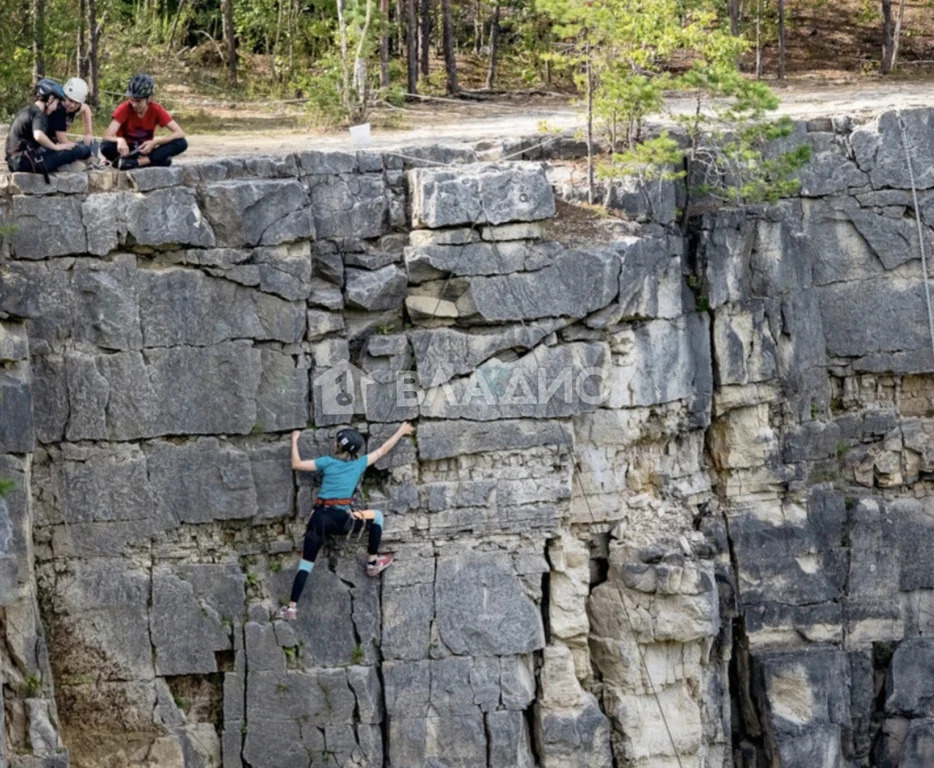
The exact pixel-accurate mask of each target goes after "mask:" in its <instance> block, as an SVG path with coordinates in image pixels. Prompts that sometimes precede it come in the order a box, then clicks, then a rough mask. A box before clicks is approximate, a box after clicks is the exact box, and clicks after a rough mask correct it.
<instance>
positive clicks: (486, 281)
mask: <svg viewBox="0 0 934 768" xmlns="http://www.w3.org/2000/svg"><path fill="white" fill-rule="evenodd" d="M619 270H620V261H619V256H618V255H617V254H616V253H614V252H612V251H599V250H597V251H570V252H566V253H563V254H561V255H560V256H558V257H557V258H556V259H555V261H554V263H553V264H552V265H550V266H548V267H545V268H544V269H540V270H538V271H537V272H530V273H524V274H513V275H502V276H495V277H475V278H474V279H473V280H471V281H470V286H469V288H468V290H467V292H466V293H465V294H464V295H463V296H461V298H460V299H458V301H457V309H458V311H459V312H460V315H461V317H475V318H476V320H479V321H481V322H487V323H493V322H503V321H510V320H534V319H536V318H541V317H575V318H580V317H585V316H586V315H589V314H590V313H591V312H595V311H596V310H598V309H601V308H602V307H605V306H606V305H607V304H609V303H610V302H611V301H613V299H614V298H616V295H617V293H618V290H619Z"/></svg>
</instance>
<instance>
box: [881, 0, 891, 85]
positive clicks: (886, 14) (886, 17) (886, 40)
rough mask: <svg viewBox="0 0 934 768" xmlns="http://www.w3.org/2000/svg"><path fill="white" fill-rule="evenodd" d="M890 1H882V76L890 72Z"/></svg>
mask: <svg viewBox="0 0 934 768" xmlns="http://www.w3.org/2000/svg"><path fill="white" fill-rule="evenodd" d="M892 32H893V30H892V0H882V74H883V75H887V74H889V73H890V72H891V71H892V59H893V54H894V50H893V41H892Z"/></svg>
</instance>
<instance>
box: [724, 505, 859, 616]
mask: <svg viewBox="0 0 934 768" xmlns="http://www.w3.org/2000/svg"><path fill="white" fill-rule="evenodd" d="M845 520H846V510H845V509H844V508H843V500H842V499H841V498H840V497H839V496H838V495H836V494H832V495H828V494H823V493H820V492H814V493H813V494H812V496H811V498H810V500H809V504H808V517H807V521H806V523H804V524H799V525H792V524H784V525H776V524H775V523H773V522H765V521H761V520H757V519H755V518H754V517H753V516H752V515H745V516H742V517H737V518H736V520H734V521H731V523H730V534H731V537H732V538H733V541H734V545H735V547H736V552H737V559H738V562H739V563H740V569H741V571H740V579H741V583H740V591H741V594H742V600H743V601H744V602H745V603H763V602H780V603H785V604H790V605H803V604H816V603H820V602H823V601H832V600H838V599H839V598H840V597H841V596H842V593H843V587H844V584H845V583H846V579H847V560H846V554H847V553H846V552H845V551H844V549H843V547H842V546H840V544H839V542H840V541H841V537H842V535H843V530H844V525H845Z"/></svg>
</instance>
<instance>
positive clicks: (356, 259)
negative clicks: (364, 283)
mask: <svg viewBox="0 0 934 768" xmlns="http://www.w3.org/2000/svg"><path fill="white" fill-rule="evenodd" d="M386 237H389V235H387V236H386ZM400 259H401V253H393V252H391V251H388V250H387V251H381V250H380V251H367V252H365V253H348V254H346V255H345V256H344V263H345V264H346V265H347V266H348V267H360V268H361V269H381V268H383V267H385V266H386V265H388V264H395V263H396V262H397V261H400Z"/></svg>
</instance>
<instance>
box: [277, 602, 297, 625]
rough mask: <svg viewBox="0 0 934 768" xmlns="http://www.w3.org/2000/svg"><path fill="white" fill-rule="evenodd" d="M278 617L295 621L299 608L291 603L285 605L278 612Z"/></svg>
mask: <svg viewBox="0 0 934 768" xmlns="http://www.w3.org/2000/svg"><path fill="white" fill-rule="evenodd" d="M276 618H277V619H282V621H295V619H297V618H298V610H297V609H296V608H292V606H290V605H283V606H282V607H281V608H280V609H279V610H278V612H277V613H276Z"/></svg>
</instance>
